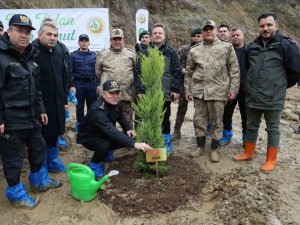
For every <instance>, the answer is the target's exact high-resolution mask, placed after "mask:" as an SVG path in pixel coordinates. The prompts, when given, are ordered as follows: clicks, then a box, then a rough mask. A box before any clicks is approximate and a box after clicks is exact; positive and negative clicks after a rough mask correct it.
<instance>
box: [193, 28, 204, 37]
mask: <svg viewBox="0 0 300 225" xmlns="http://www.w3.org/2000/svg"><path fill="white" fill-rule="evenodd" d="M201 33H202V30H201V28H195V29H193V30H192V33H191V37H192V36H194V35H195V34H201Z"/></svg>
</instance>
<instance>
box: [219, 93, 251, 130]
mask: <svg viewBox="0 0 300 225" xmlns="http://www.w3.org/2000/svg"><path fill="white" fill-rule="evenodd" d="M245 97H246V96H245V94H244V93H240V94H238V96H237V97H236V98H235V99H234V100H231V101H228V102H227V104H226V105H225V108H224V115H223V125H224V130H232V116H233V112H234V108H235V106H236V104H237V103H238V104H239V108H240V115H241V119H242V129H243V134H246V130H247V113H246V101H245Z"/></svg>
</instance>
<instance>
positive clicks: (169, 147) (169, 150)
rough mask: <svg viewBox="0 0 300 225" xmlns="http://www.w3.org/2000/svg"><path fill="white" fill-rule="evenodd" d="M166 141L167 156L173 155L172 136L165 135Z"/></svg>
mask: <svg viewBox="0 0 300 225" xmlns="http://www.w3.org/2000/svg"><path fill="white" fill-rule="evenodd" d="M164 141H165V146H166V148H167V155H171V154H172V153H173V146H172V135H171V134H164Z"/></svg>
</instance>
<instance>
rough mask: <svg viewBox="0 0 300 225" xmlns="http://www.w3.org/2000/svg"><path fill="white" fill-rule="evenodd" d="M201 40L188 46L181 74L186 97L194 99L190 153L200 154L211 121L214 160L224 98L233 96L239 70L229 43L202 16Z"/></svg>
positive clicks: (220, 135) (237, 82)
mask: <svg viewBox="0 0 300 225" xmlns="http://www.w3.org/2000/svg"><path fill="white" fill-rule="evenodd" d="M202 37H203V42H201V43H200V44H199V45H196V46H194V47H192V48H191V49H190V52H189V55H188V60H187V75H186V76H185V83H184V87H185V93H186V98H187V100H189V101H191V100H193V99H194V105H195V114H194V126H195V133H196V136H197V148H196V149H195V150H194V151H192V152H190V156H191V157H199V156H200V155H201V154H203V151H204V148H205V141H206V135H207V123H208V121H210V122H212V129H211V131H210V132H211V136H212V142H211V151H210V161H211V162H218V161H219V153H218V151H217V149H218V147H219V140H220V139H221V138H222V132H223V113H224V106H225V102H226V101H227V100H233V99H235V97H236V95H237V93H238V90H239V86H240V70H239V64H238V60H237V58H236V54H235V51H234V49H233V47H232V44H231V43H229V42H225V41H221V40H219V39H218V38H217V29H216V23H215V22H214V21H212V20H206V21H205V22H204V24H203V28H202Z"/></svg>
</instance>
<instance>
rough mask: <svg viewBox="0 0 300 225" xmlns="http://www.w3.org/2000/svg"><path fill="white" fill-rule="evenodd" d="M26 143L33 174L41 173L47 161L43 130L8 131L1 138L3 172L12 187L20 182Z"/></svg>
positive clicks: (0, 151)
mask: <svg viewBox="0 0 300 225" xmlns="http://www.w3.org/2000/svg"><path fill="white" fill-rule="evenodd" d="M24 143H25V144H26V145H27V146H28V160H29V164H30V171H31V172H33V173H35V172H37V171H39V170H40V169H41V166H42V165H43V163H44V161H45V157H46V149H47V146H46V143H45V140H44V138H43V136H42V130H41V128H36V129H26V130H18V131H7V132H6V133H5V135H2V136H0V153H1V156H2V163H3V171H4V176H5V179H6V181H7V183H8V186H10V187H13V186H15V185H17V184H18V183H19V182H20V175H21V172H22V168H23V161H24Z"/></svg>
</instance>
